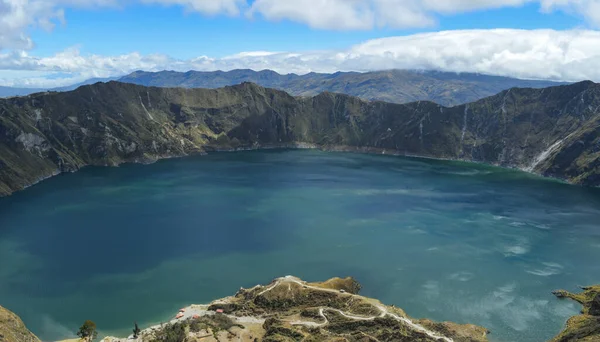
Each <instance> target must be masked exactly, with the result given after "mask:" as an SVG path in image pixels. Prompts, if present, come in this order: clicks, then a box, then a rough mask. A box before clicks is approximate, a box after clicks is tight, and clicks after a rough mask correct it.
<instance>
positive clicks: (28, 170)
mask: <svg viewBox="0 0 600 342" xmlns="http://www.w3.org/2000/svg"><path fill="white" fill-rule="evenodd" d="M598 109H600V85H597V84H594V83H592V82H581V83H577V84H573V85H568V86H558V87H552V88H546V89H511V90H508V91H505V92H502V93H500V94H498V95H496V96H492V97H489V98H486V99H483V100H480V101H477V102H474V103H470V104H466V105H461V106H456V107H451V108H447V107H443V106H440V105H437V104H435V103H432V102H415V103H409V104H390V103H384V102H366V101H362V100H360V99H358V98H356V97H351V96H347V95H341V94H334V93H322V94H320V95H317V96H315V97H292V96H290V95H288V94H287V93H284V92H282V91H277V90H273V89H266V88H263V87H260V86H257V85H255V84H251V83H243V84H241V85H237V86H231V87H225V88H221V89H214V90H209V89H182V88H154V87H144V86H137V85H132V84H124V83H118V82H109V83H98V84H95V85H91V86H84V87H81V88H79V89H77V90H75V91H72V92H65V93H39V94H34V95H30V96H26V97H19V98H10V99H4V100H0V194H3V195H6V194H10V193H11V192H13V191H16V190H19V189H22V188H23V187H26V186H28V185H30V184H33V183H35V182H37V181H39V180H41V179H44V178H46V177H49V176H52V175H55V174H57V173H59V172H65V171H76V170H78V169H79V168H81V167H83V166H85V165H117V164H120V163H123V162H150V161H153V160H156V159H159V158H167V157H178V156H185V155H189V154H193V153H204V152H206V151H212V150H221V149H238V148H239V149H241V148H259V147H267V146H279V147H293V146H297V145H298V144H308V145H309V146H315V147H320V148H324V149H338V150H339V149H341V150H351V151H365V152H386V153H395V154H400V155H415V156H424V157H434V158H448V159H459V160H468V161H477V162H484V163H489V164H495V165H500V166H505V167H515V168H520V169H523V170H527V171H530V172H536V173H539V174H543V175H546V176H551V177H557V178H561V179H565V180H568V181H570V182H573V183H576V184H584V185H592V186H597V185H600V159H599V157H600V136H599V134H598V133H600V115H599V114H598Z"/></svg>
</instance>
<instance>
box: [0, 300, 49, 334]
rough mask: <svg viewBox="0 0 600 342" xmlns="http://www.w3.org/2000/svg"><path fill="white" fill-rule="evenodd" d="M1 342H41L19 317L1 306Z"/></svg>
mask: <svg viewBox="0 0 600 342" xmlns="http://www.w3.org/2000/svg"><path fill="white" fill-rule="evenodd" d="M0 341H1V342H39V341H40V340H39V339H38V338H37V337H36V336H35V335H34V334H33V333H32V332H31V331H29V330H28V329H27V327H25V324H23V321H21V319H20V318H19V316H17V315H15V314H14V313H12V312H10V311H8V310H7V309H5V308H3V307H2V306H0Z"/></svg>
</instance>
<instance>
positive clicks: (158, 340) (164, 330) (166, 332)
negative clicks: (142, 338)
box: [151, 322, 188, 342]
mask: <svg viewBox="0 0 600 342" xmlns="http://www.w3.org/2000/svg"><path fill="white" fill-rule="evenodd" d="M187 330H188V326H187V324H186V323H184V322H179V323H175V324H165V325H163V326H162V327H161V329H159V330H158V331H156V332H155V333H154V338H153V339H152V340H151V341H152V342H183V341H185V340H186V337H187Z"/></svg>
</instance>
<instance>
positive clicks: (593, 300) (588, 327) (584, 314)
mask: <svg viewBox="0 0 600 342" xmlns="http://www.w3.org/2000/svg"><path fill="white" fill-rule="evenodd" d="M583 290H584V291H583V292H582V293H580V294H573V293H570V292H568V291H565V290H558V291H554V292H553V293H554V295H555V296H557V297H558V298H568V299H572V300H575V301H577V302H578V303H580V304H581V305H583V309H582V310H581V315H578V316H574V317H571V318H570V319H569V320H568V321H567V326H566V328H565V329H564V330H563V331H562V332H561V333H560V334H559V335H558V336H557V337H555V338H554V339H553V340H552V342H572V341H583V342H593V341H600V285H596V286H590V287H585V288H583Z"/></svg>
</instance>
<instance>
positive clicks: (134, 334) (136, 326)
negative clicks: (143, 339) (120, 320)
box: [133, 322, 141, 338]
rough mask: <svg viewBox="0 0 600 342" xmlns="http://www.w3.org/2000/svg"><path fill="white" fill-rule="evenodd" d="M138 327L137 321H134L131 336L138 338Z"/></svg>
mask: <svg viewBox="0 0 600 342" xmlns="http://www.w3.org/2000/svg"><path fill="white" fill-rule="evenodd" d="M140 332H141V330H140V327H138V324H137V322H135V327H134V328H133V338H138V336H139V335H140Z"/></svg>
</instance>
